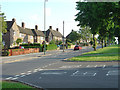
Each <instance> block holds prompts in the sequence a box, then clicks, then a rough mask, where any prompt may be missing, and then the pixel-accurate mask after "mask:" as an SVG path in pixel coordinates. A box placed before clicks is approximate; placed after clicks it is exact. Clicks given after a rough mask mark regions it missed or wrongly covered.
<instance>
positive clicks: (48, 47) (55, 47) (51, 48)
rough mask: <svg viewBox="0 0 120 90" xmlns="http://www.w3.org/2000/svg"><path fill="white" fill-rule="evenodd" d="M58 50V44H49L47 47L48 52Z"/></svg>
mask: <svg viewBox="0 0 120 90" xmlns="http://www.w3.org/2000/svg"><path fill="white" fill-rule="evenodd" d="M55 49H57V45H56V44H49V45H47V50H55Z"/></svg>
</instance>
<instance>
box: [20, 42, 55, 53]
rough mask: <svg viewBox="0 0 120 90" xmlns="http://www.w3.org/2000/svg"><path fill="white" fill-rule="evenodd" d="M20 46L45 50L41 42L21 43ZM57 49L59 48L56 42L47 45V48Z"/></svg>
mask: <svg viewBox="0 0 120 90" xmlns="http://www.w3.org/2000/svg"><path fill="white" fill-rule="evenodd" d="M20 46H23V47H24V48H40V50H41V51H43V48H44V45H41V44H39V43H33V44H32V43H30V44H21V45H20ZM55 49H57V45H56V44H49V45H46V50H55Z"/></svg>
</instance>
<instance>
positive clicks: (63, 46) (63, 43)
mask: <svg viewBox="0 0 120 90" xmlns="http://www.w3.org/2000/svg"><path fill="white" fill-rule="evenodd" d="M63 52H64V21H63Z"/></svg>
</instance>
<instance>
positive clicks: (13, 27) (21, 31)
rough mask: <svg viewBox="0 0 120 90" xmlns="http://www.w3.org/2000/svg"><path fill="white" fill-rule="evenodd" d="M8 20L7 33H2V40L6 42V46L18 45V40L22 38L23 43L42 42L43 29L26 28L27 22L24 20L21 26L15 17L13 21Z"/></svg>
mask: <svg viewBox="0 0 120 90" xmlns="http://www.w3.org/2000/svg"><path fill="white" fill-rule="evenodd" d="M6 22H7V33H4V34H3V35H2V40H3V42H5V46H6V47H13V46H16V45H17V44H16V40H17V39H18V38H21V39H22V40H23V43H28V42H30V43H35V42H36V43H42V42H43V37H44V34H43V32H42V31H40V30H37V28H38V27H37V26H35V29H29V28H25V23H24V22H22V25H21V27H20V26H19V25H17V24H16V20H15V19H14V18H13V19H12V21H6Z"/></svg>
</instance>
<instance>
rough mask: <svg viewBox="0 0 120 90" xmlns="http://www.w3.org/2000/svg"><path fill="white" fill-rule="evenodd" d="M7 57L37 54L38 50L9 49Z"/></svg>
mask: <svg viewBox="0 0 120 90" xmlns="http://www.w3.org/2000/svg"><path fill="white" fill-rule="evenodd" d="M9 52H10V53H9V56H14V55H22V54H29V53H38V52H39V48H28V49H9Z"/></svg>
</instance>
